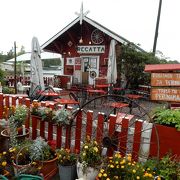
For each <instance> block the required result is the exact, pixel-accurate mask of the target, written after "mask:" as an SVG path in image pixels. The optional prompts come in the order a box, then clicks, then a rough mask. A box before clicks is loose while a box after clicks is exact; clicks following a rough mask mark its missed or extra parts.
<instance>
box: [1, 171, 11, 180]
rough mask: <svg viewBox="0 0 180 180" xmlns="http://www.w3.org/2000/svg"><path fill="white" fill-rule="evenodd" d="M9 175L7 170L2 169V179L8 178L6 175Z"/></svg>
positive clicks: (6, 179)
mask: <svg viewBox="0 0 180 180" xmlns="http://www.w3.org/2000/svg"><path fill="white" fill-rule="evenodd" d="M9 175H10V173H9V171H7V170H4V173H3V174H2V175H1V174H0V179H2V180H8V176H9Z"/></svg>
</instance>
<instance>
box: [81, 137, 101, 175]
mask: <svg viewBox="0 0 180 180" xmlns="http://www.w3.org/2000/svg"><path fill="white" fill-rule="evenodd" d="M101 152H102V147H101V146H100V145H99V144H98V143H97V141H95V140H91V139H90V137H89V136H87V137H86V140H85V142H84V143H83V146H82V150H81V152H80V157H79V161H80V162H81V163H82V164H83V172H85V171H86V168H87V167H94V168H97V167H98V166H99V165H100V164H101V163H102V156H101Z"/></svg>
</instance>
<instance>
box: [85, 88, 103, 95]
mask: <svg viewBox="0 0 180 180" xmlns="http://www.w3.org/2000/svg"><path fill="white" fill-rule="evenodd" d="M87 92H88V94H89V95H92V94H103V95H104V94H106V91H104V90H101V89H87Z"/></svg>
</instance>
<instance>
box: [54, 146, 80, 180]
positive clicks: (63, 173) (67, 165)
mask: <svg viewBox="0 0 180 180" xmlns="http://www.w3.org/2000/svg"><path fill="white" fill-rule="evenodd" d="M56 153H57V157H58V167H59V176H60V179H61V180H74V179H76V177H77V172H76V162H77V154H75V153H72V152H71V150H70V149H65V148H61V149H57V150H56Z"/></svg>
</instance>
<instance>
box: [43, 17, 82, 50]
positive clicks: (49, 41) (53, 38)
mask: <svg viewBox="0 0 180 180" xmlns="http://www.w3.org/2000/svg"><path fill="white" fill-rule="evenodd" d="M78 21H80V17H78V18H77V19H75V20H74V21H73V22H72V23H70V24H68V25H67V26H66V27H65V28H64V29H62V30H61V31H60V32H59V33H57V34H56V35H55V36H53V37H52V38H51V39H50V40H48V41H46V42H45V43H44V44H43V45H42V46H41V48H42V49H44V48H45V47H46V46H48V45H49V44H50V43H52V42H53V41H54V40H55V39H57V38H58V37H59V36H60V35H62V34H63V33H65V32H66V31H67V30H68V29H69V28H71V27H72V26H74V24H76V23H77V22H78Z"/></svg>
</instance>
